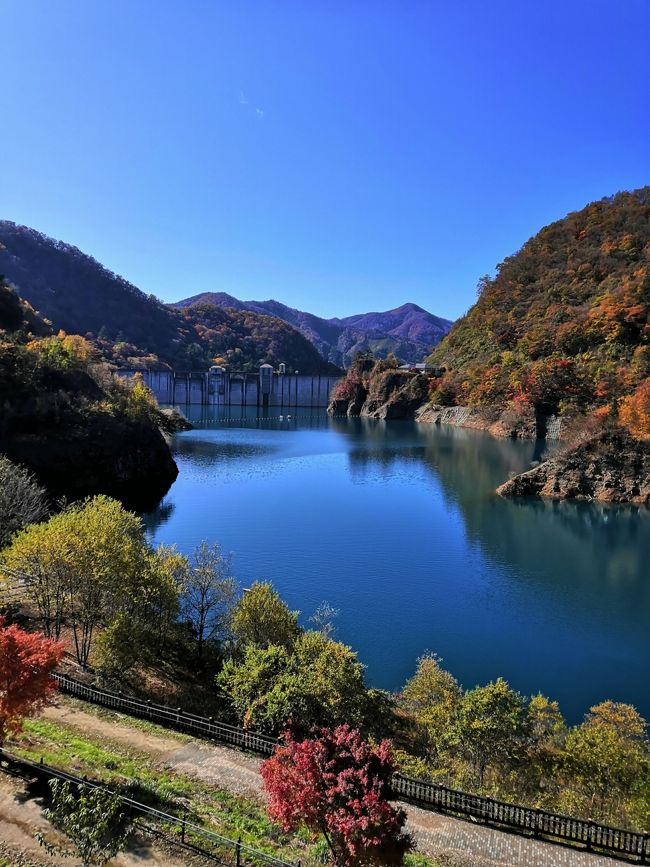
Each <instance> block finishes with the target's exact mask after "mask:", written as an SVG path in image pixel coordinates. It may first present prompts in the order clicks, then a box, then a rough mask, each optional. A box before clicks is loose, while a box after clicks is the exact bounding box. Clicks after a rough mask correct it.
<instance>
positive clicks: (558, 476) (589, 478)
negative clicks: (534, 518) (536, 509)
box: [497, 431, 650, 505]
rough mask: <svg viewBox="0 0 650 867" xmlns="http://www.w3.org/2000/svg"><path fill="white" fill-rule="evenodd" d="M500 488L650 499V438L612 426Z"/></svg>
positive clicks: (521, 493)
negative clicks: (647, 440) (649, 440)
mask: <svg viewBox="0 0 650 867" xmlns="http://www.w3.org/2000/svg"><path fill="white" fill-rule="evenodd" d="M497 493H498V494H501V496H504V497H533V496H535V497H549V498H552V499H559V500H566V499H573V500H599V501H600V502H606V503H636V504H640V505H650V444H649V443H647V442H639V441H638V440H635V439H633V438H632V437H631V436H629V435H628V434H626V433H624V432H623V431H609V432H606V433H603V434H600V435H599V436H597V437H594V438H593V439H590V440H588V441H587V442H584V443H581V444H580V445H578V446H577V447H576V448H573V449H570V450H568V449H567V450H565V449H563V450H562V451H560V452H559V453H558V454H556V455H553V456H552V457H550V458H549V459H548V460H546V461H544V463H542V464H540V465H539V466H537V467H534V468H533V469H532V470H528V471H527V472H525V473H520V474H519V475H517V476H514V478H512V479H510V480H509V481H507V482H505V483H504V484H503V485H501V486H500V487H499V488H497Z"/></svg>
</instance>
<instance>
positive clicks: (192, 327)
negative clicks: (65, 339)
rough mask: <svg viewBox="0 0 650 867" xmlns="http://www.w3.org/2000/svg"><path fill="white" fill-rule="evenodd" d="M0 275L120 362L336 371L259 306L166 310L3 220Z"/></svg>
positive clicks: (56, 321)
mask: <svg viewBox="0 0 650 867" xmlns="http://www.w3.org/2000/svg"><path fill="white" fill-rule="evenodd" d="M0 274H4V275H5V276H6V277H7V279H8V280H9V281H10V282H11V283H12V284H13V285H14V286H16V287H17V289H18V292H19V294H20V295H21V296H22V297H23V298H24V299H26V300H27V301H28V302H29V303H30V304H31V305H32V306H33V307H34V308H35V309H36V310H38V311H39V312H40V313H41V314H42V315H43V316H45V317H47V319H48V320H50V321H51V323H52V325H53V327H54V329H55V330H59V329H62V330H63V331H65V332H67V333H68V334H82V335H84V336H86V337H88V338H89V339H90V340H91V341H92V342H93V344H94V346H95V347H96V348H97V349H98V351H99V352H100V354H101V355H102V357H103V358H105V359H106V360H107V361H110V362H113V363H114V364H116V365H117V366H120V367H131V368H144V367H148V368H156V367H167V366H171V367H175V368H177V369H181V370H192V369H203V370H205V369H206V368H207V367H208V366H209V365H210V364H212V363H213V359H214V357H215V356H217V357H219V358H221V359H222V360H223V359H225V361H226V363H232V364H233V365H235V366H236V367H237V368H238V369H241V370H252V369H255V368H257V367H259V365H260V364H263V363H265V362H269V363H271V364H277V363H279V362H280V361H283V362H285V363H286V364H287V365H288V366H289V367H290V368H297V369H299V370H302V371H303V372H305V373H323V374H325V373H335V372H336V371H335V370H334V369H333V368H332V365H330V364H328V363H327V362H325V361H323V360H322V358H321V357H320V356H319V355H318V353H317V352H316V351H315V350H314V348H313V347H312V346H311V344H310V343H309V342H308V341H307V340H306V339H305V338H304V336H303V335H301V334H300V333H299V332H298V331H296V330H295V329H293V328H291V327H290V326H288V325H287V324H286V323H284V322H281V321H279V320H278V319H275V318H273V317H271V316H269V315H265V314H263V312H262V313H256V312H254V311H253V312H248V311H246V313H245V314H243V313H241V312H237V311H232V310H231V311H224V310H221V309H220V310H219V311H217V310H216V309H215V310H214V312H212V313H209V312H208V310H207V308H206V307H205V305H203V306H202V307H201V309H198V308H195V309H194V310H192V311H189V312H186V311H181V310H174V309H171V308H170V307H168V306H167V305H165V304H163V303H162V302H160V301H159V300H158V299H157V298H155V296H153V295H145V294H144V293H143V292H141V291H140V290H139V289H138V288H137V287H136V286H134V285H133V284H132V283H129V282H128V281H127V280H125V279H124V278H123V277H120V276H119V275H117V274H114V273H113V272H112V271H109V270H108V269H107V268H105V267H104V266H103V265H101V264H100V263H99V262H97V261H96V260H95V259H93V258H92V257H91V256H88V255H86V254H85V253H82V252H81V250H78V249H77V248H76V247H73V246H71V245H70V244H65V243H63V242H62V241H56V240H54V239H52V238H48V237H47V236H46V235H43V234H41V233H40V232H37V231H35V230H34V229H30V228H28V227H26V226H18V225H16V224H15V223H12V222H9V221H6V220H5V221H0Z"/></svg>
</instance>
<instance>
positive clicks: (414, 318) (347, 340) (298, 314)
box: [170, 292, 452, 366]
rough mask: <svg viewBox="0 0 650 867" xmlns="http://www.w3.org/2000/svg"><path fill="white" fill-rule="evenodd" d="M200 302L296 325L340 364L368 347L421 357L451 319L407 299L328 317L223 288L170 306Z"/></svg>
mask: <svg viewBox="0 0 650 867" xmlns="http://www.w3.org/2000/svg"><path fill="white" fill-rule="evenodd" d="M199 303H204V304H205V303H208V304H215V305H217V306H219V307H234V308H235V309H237V310H250V311H253V312H255V313H266V314H267V315H268V314H270V315H272V316H277V317H278V318H279V319H282V320H283V321H284V322H286V323H288V324H289V325H292V326H293V327H294V328H297V329H298V331H300V332H301V333H302V334H303V335H304V336H305V337H306V338H307V339H308V340H310V341H311V342H312V343H313V344H314V346H315V347H316V349H317V350H318V351H319V353H320V354H321V356H322V357H323V358H325V359H327V360H328V361H331V362H332V363H334V364H338V365H343V366H348V365H349V364H350V362H351V361H352V358H353V357H354V355H355V353H357V352H359V351H360V350H366V349H370V350H372V351H373V352H375V353H376V354H377V355H380V356H385V355H388V353H389V352H394V353H395V355H397V357H398V358H400V359H402V360H403V361H405V362H409V363H414V362H418V361H422V359H423V358H424V357H425V356H427V355H428V354H429V352H430V351H431V349H432V348H433V347H434V346H436V344H437V343H439V342H440V340H441V339H442V338H443V337H444V336H445V334H446V333H447V332H448V331H449V329H450V328H451V324H452V323H451V322H450V321H449V320H448V319H443V318H441V317H439V316H434V315H433V314H432V313H429V312H428V311H427V310H425V309H424V308H422V307H420V306H419V305H418V304H414V303H413V302H410V301H408V302H406V303H404V304H401V305H400V306H399V307H395V308H393V309H392V310H385V311H377V312H371V313H358V314H355V315H354V316H346V317H343V318H332V319H324V318H323V317H321V316H316V315H314V314H313V313H308V312H306V311H304V310H296V309H295V308H293V307H288V306H287V305H286V304H283V303H282V302H281V301H277V300H276V299H274V298H270V299H268V300H266V301H240V300H239V299H238V298H235V297H234V296H233V295H229V294H228V293H227V292H203V293H201V294H199V295H193V296H191V297H190V298H186V299H184V300H183V301H178V302H176V303H175V304H172V305H170V306H172V307H175V308H186V307H190V306H192V305H194V304H199Z"/></svg>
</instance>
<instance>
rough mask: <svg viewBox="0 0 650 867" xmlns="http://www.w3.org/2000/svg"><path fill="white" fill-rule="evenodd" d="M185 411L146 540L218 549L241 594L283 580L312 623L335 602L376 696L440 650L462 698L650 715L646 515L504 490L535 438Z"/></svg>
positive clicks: (574, 715) (526, 461)
mask: <svg viewBox="0 0 650 867" xmlns="http://www.w3.org/2000/svg"><path fill="white" fill-rule="evenodd" d="M183 410H184V411H185V412H186V413H187V414H188V415H189V417H190V418H191V419H192V420H193V421H194V422H195V424H197V428H196V429H195V430H192V431H187V432H184V433H181V434H177V435H176V436H175V437H174V442H173V450H174V456H175V459H176V462H177V463H178V467H179V470H180V474H179V477H178V479H177V481H176V482H175V484H174V485H173V487H172V488H171V490H170V492H169V494H168V496H167V497H166V498H165V499H164V501H163V502H162V503H161V504H160V506H159V507H158V509H156V510H155V511H154V512H152V513H150V514H149V515H147V516H146V523H147V526H148V529H149V532H150V534H151V537H152V539H153V541H155V542H156V543H158V542H164V543H166V544H176V545H177V547H178V548H179V550H181V551H183V552H184V553H187V554H189V553H191V552H192V550H193V548H194V547H195V546H196V545H197V544H198V543H199V542H200V541H201V540H203V539H207V540H209V541H211V542H212V541H218V542H220V543H221V545H222V548H223V549H224V550H225V551H226V552H233V555H234V561H233V562H234V572H235V574H236V576H237V577H238V579H239V581H240V582H241V584H242V585H243V586H249V585H250V584H251V583H252V582H253V581H255V580H256V579H268V580H270V581H272V582H273V584H274V585H275V587H276V588H277V590H278V591H279V592H280V594H281V595H282V597H283V598H284V599H285V600H286V601H287V603H288V604H289V605H290V607H291V608H293V609H298V610H299V611H300V612H301V623H302V624H303V625H305V626H308V625H309V617H310V616H311V615H312V614H313V612H314V610H315V609H316V608H317V606H318V605H319V603H320V602H322V601H323V600H327V601H328V602H329V603H330V604H331V605H332V606H333V607H334V608H336V609H338V610H339V612H340V613H339V615H338V617H337V618H336V621H335V622H336V634H335V637H336V638H338V639H339V640H341V641H344V642H345V643H346V644H349V645H351V646H352V647H353V648H354V649H355V650H356V651H357V652H358V654H359V657H360V659H361V660H362V661H363V662H364V664H365V665H366V666H367V676H368V681H369V682H370V684H372V685H373V686H377V687H380V688H384V689H390V690H399V688H400V687H401V686H402V685H403V684H404V682H405V680H406V679H407V678H408V677H409V676H410V675H411V674H412V673H413V671H414V669H415V664H416V660H417V658H418V657H419V656H420V655H421V654H422V653H424V652H425V651H435V652H437V653H438V654H440V656H442V657H443V660H444V663H443V664H444V666H445V667H446V668H448V669H449V670H450V671H451V672H452V673H453V674H454V675H455V677H456V678H457V679H458V680H459V681H460V682H461V683H462V684H463V685H464V686H465V687H471V686H474V685H475V684H477V683H486V682H487V681H489V680H490V679H493V678H496V677H498V676H499V675H502V676H503V677H505V678H506V679H507V680H508V681H509V683H510V684H511V686H513V687H515V688H516V689H518V690H520V691H521V692H523V693H524V694H526V695H530V694H533V693H536V692H538V691H541V692H543V693H544V694H546V695H548V696H550V697H551V698H554V699H557V700H558V701H559V702H560V707H561V708H562V710H563V712H564V714H565V716H566V717H567V719H568V720H569V721H570V722H577V721H578V720H579V719H581V718H582V715H583V714H584V713H585V712H586V711H587V710H588V708H589V707H590V706H591V705H592V704H594V703H596V702H598V701H602V700H604V699H606V698H611V699H613V700H616V701H624V702H629V703H632V704H634V705H636V707H637V708H638V709H639V710H640V711H641V712H642V713H643V714H644V716H646V718H648V717H650V690H649V684H650V566H649V564H650V510H647V509H645V508H637V507H612V506H605V505H599V504H595V503H567V502H551V501H541V500H521V501H508V500H504V499H502V498H500V497H498V496H496V495H495V494H494V489H495V488H496V487H497V485H498V484H499V483H500V482H502V481H504V480H505V479H507V478H508V476H509V475H510V474H511V473H514V472H518V471H521V470H523V469H526V468H528V467H529V466H530V464H531V461H532V460H535V459H539V457H540V456H541V453H542V450H543V447H544V446H543V444H542V443H540V442H536V443H533V442H516V441H512V440H499V439H495V438H493V437H491V436H489V435H488V434H484V433H481V432H477V431H471V430H463V429H460V428H452V427H438V426H436V425H417V424H415V423H412V422H397V421H394V422H381V421H375V420H371V419H346V418H328V417H327V416H326V415H325V413H324V412H322V411H314V412H310V411H300V410H299V411H298V413H297V415H296V416H295V417H294V418H291V419H283V420H280V419H278V418H275V419H266V420H264V419H258V418H257V417H256V416H255V415H251V416H249V417H248V418H244V419H239V418H237V419H235V420H227V419H224V418H219V417H214V416H213V417H210V416H208V417H206V416H205V415H203V416H202V413H206V412H210V410H207V409H206V408H201V407H183ZM212 412H215V411H214V410H212ZM237 414H238V415H239V410H237Z"/></svg>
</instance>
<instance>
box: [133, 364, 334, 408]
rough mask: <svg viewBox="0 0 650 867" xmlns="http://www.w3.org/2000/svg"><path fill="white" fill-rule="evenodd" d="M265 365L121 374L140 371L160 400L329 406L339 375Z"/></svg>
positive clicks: (196, 403) (280, 405)
mask: <svg viewBox="0 0 650 867" xmlns="http://www.w3.org/2000/svg"><path fill="white" fill-rule="evenodd" d="M282 368H283V365H280V370H278V371H276V370H274V369H273V368H272V367H271V365H270V364H263V365H262V366H261V367H260V368H259V371H258V372H253V373H237V372H231V371H228V370H226V368H224V367H216V366H215V367H211V368H210V370H208V371H207V372H205V373H202V372H200V371H192V372H189V373H182V372H177V371H158V370H140V371H135V370H118V371H116V373H117V374H118V375H119V376H122V377H127V378H128V377H132V376H134V375H135V374H136V373H140V374H141V375H142V378H143V380H144V382H145V384H146V385H147V387H148V388H150V389H151V391H152V392H153V394H154V395H155V396H156V399H157V400H158V402H159V403H169V404H185V405H192V404H194V405H202V406H233V407H260V408H263V409H268V408H272V407H278V408H281V407H310V408H326V407H327V405H328V404H329V402H330V395H331V393H332V390H333V388H334V386H335V385H336V383H337V382H338V381H339V379H340V377H337V376H319V375H311V374H303V373H285V372H284V371H283V369H282Z"/></svg>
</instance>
